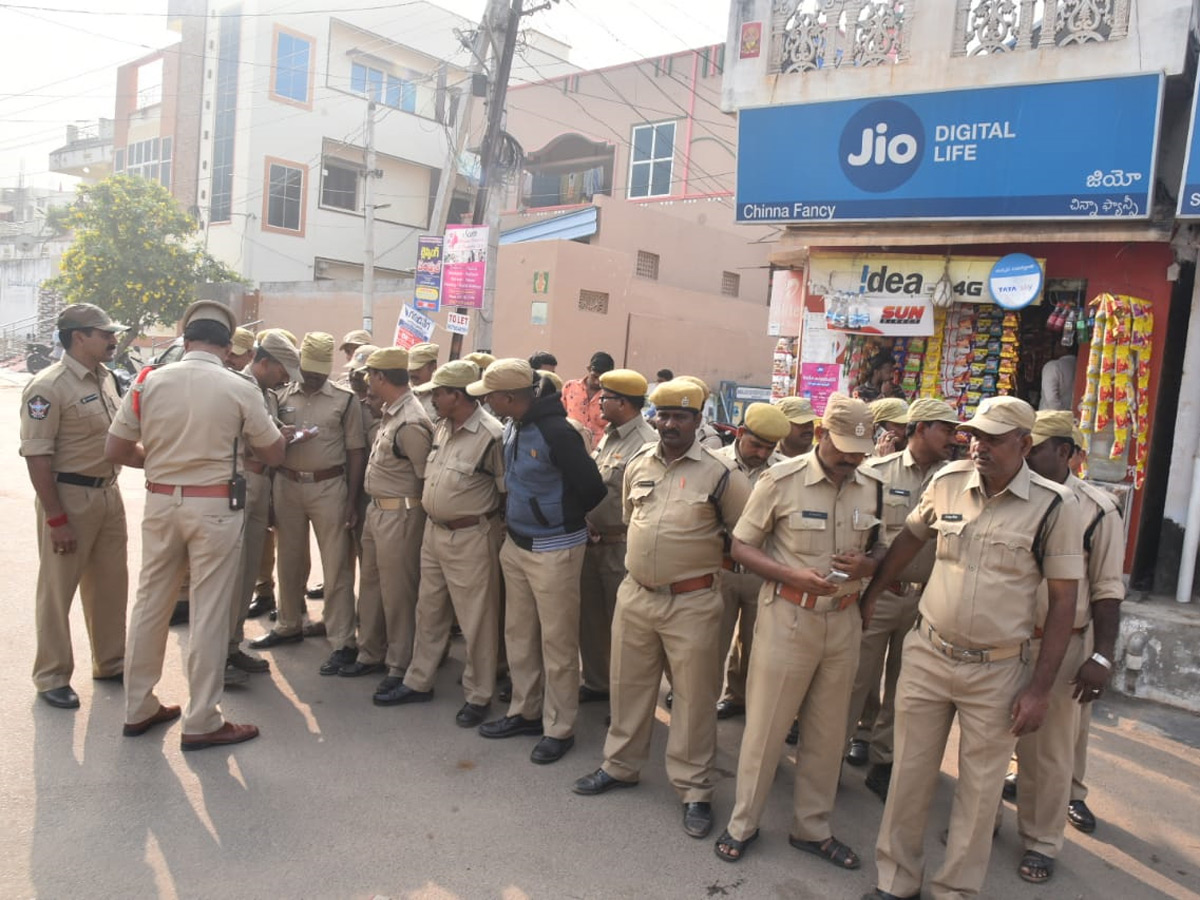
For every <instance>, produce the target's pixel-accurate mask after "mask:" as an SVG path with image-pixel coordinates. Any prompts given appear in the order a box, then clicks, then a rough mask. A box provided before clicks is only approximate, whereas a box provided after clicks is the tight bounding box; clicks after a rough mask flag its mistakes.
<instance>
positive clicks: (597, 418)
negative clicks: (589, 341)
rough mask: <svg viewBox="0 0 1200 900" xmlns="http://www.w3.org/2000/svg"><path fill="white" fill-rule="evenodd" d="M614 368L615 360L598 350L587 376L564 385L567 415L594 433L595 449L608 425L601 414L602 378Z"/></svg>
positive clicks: (589, 366) (594, 354) (563, 395)
mask: <svg viewBox="0 0 1200 900" xmlns="http://www.w3.org/2000/svg"><path fill="white" fill-rule="evenodd" d="M614 368H616V364H615V363H614V362H613V358H612V357H611V356H609V355H608V354H607V353H605V352H604V351H603V350H597V351H596V352H595V353H593V354H592V359H591V361H590V362H589V363H588V369H587V374H586V375H584V376H583V377H582V378H578V379H575V380H573V381H568V382H567V383H566V384H564V385H563V389H562V403H563V406H565V407H566V409H567V415H568V416H569V417H570V418H572V419H574V420H575V421H576V422H582V423H583V424H584V425H586V426H587V428H588V430H589V431H591V432H592V446H593V447H594V446H596V445H597V444H599V443H600V439H601V438H602V437H604V428H605V426H606V425H607V424H608V422H607V421H606V420H605V419H604V417H603V416H602V415H601V413H600V376H601V375H603V374H604V373H605V372H611V371H612V370H613V369H614Z"/></svg>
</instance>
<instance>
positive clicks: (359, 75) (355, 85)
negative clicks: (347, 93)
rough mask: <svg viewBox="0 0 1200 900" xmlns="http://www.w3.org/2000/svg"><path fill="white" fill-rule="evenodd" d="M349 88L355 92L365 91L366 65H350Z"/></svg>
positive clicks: (363, 92) (361, 92) (362, 92)
mask: <svg viewBox="0 0 1200 900" xmlns="http://www.w3.org/2000/svg"><path fill="white" fill-rule="evenodd" d="M350 90H352V91H354V93H356V94H365V93H366V92H367V67H366V66H364V65H362V64H361V63H354V64H353V65H352V66H350Z"/></svg>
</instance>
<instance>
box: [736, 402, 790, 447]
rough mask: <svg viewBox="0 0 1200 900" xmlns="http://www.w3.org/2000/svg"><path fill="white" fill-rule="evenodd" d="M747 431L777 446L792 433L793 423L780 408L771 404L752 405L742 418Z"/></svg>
mask: <svg viewBox="0 0 1200 900" xmlns="http://www.w3.org/2000/svg"><path fill="white" fill-rule="evenodd" d="M742 422H743V424H744V425H745V427H746V430H747V431H749V432H750V433H751V434H753V435H754V436H755V437H756V438H758V439H759V440H760V441H766V442H767V443H768V444H775V443H778V442H779V441H782V440H783V439H784V438H785V437H787V436H788V435H789V434H791V433H792V423H791V422H789V421H788V417H787V416H785V415H784V414H783V411H782V410H781V409H780V408H779V407H778V406H772V405H771V404H770V403H751V404H750V405H749V406H747V407H746V414H745V416H743V418H742Z"/></svg>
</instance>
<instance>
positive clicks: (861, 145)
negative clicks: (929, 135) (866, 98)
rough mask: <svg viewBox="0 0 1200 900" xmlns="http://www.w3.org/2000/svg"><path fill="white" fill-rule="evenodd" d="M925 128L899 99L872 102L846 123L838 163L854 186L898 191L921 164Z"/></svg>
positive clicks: (874, 189) (840, 143) (871, 189)
mask: <svg viewBox="0 0 1200 900" xmlns="http://www.w3.org/2000/svg"><path fill="white" fill-rule="evenodd" d="M924 154H925V126H924V125H922V124H921V120H920V118H918V117H917V114H916V113H915V112H913V111H912V109H910V108H909V107H908V106H906V105H904V104H903V103H900V102H899V101H897V100H877V101H875V102H874V103H868V104H867V105H866V106H864V107H863V108H862V109H860V110H859V111H858V112H856V113H855V114H854V115H853V116H851V117H850V121H849V122H847V123H846V127H845V129H844V130H843V131H842V139H841V141H840V142H839V143H838V161H839V162H840V163H841V165H842V171H843V172H844V173H845V174H846V177H847V178H848V179H850V183H851V184H853V185H854V186H855V187H857V188H859V189H860V190H864V191H870V192H871V193H872V194H882V193H885V192H886V191H891V190H895V189H896V188H898V187H899V186H900V185H902V184H904V182H906V181H908V179H910V178H912V176H913V173H914V172H916V171H917V168H918V167H919V166H920V165H921V158H922V157H923V156H924Z"/></svg>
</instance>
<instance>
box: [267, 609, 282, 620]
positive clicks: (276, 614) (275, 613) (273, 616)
mask: <svg viewBox="0 0 1200 900" xmlns="http://www.w3.org/2000/svg"><path fill="white" fill-rule="evenodd" d="M267 618H268V619H270V620H271V621H272V622H274V621H276V620H277V619H278V618H279V610H278V609H273V610H271V611H270V612H269V613H267Z"/></svg>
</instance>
